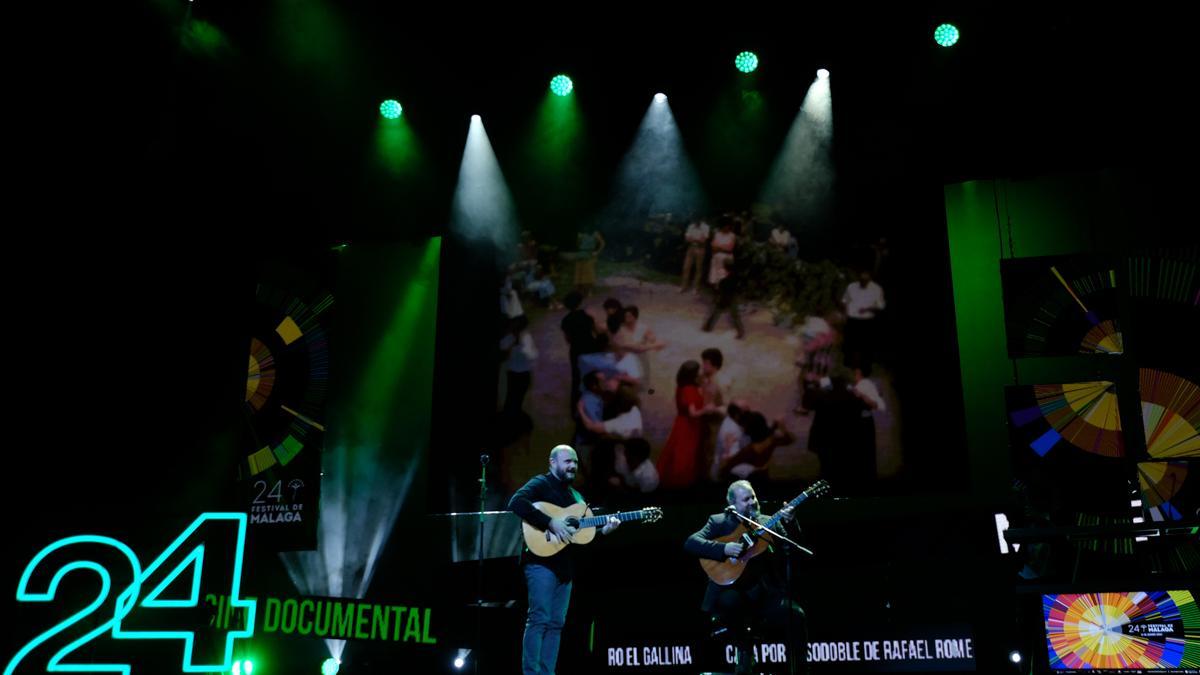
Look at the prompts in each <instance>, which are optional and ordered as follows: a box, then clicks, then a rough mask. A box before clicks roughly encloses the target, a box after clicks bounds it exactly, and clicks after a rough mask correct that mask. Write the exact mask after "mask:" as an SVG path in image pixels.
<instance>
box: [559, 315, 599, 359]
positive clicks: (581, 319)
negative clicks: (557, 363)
mask: <svg viewBox="0 0 1200 675" xmlns="http://www.w3.org/2000/svg"><path fill="white" fill-rule="evenodd" d="M559 326H560V327H561V328H562V331H563V334H564V335H565V336H566V338H567V344H568V345H570V348H571V353H573V354H590V353H591V352H594V351H596V349H597V346H596V321H595V320H594V319H592V315H591V314H588V313H587V312H585V311H583V310H582V309H573V310H571V311H570V312H567V315H566V316H564V317H563V320H562V323H560V324H559Z"/></svg>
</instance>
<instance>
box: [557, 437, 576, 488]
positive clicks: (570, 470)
mask: <svg viewBox="0 0 1200 675" xmlns="http://www.w3.org/2000/svg"><path fill="white" fill-rule="evenodd" d="M578 468H579V456H578V455H576V454H575V448H572V447H571V446H569V445H556V446H554V449H553V450H551V451H550V473H552V474H554V476H555V478H558V479H559V480H561V481H563V482H566V483H570V482H571V481H573V480H575V471H576V469H578Z"/></svg>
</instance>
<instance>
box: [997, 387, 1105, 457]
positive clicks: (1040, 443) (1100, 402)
mask: <svg viewBox="0 0 1200 675" xmlns="http://www.w3.org/2000/svg"><path fill="white" fill-rule="evenodd" d="M1032 389H1033V395H1034V399H1035V401H1036V405H1033V406H1030V407H1025V408H1019V409H1016V410H1013V409H1012V408H1011V407H1010V409H1009V418H1010V419H1011V420H1012V422H1013V424H1015V425H1016V426H1017V427H1022V428H1024V427H1028V426H1029V425H1031V424H1034V423H1035V422H1042V423H1043V424H1045V425H1048V426H1049V427H1050V428H1049V429H1047V430H1046V431H1045V432H1044V433H1042V434H1040V435H1038V436H1037V437H1036V438H1034V439H1033V440H1032V441H1031V442H1030V443H1029V447H1030V448H1032V449H1033V451H1034V452H1036V453H1037V454H1038V455H1041V456H1045V455H1046V453H1047V452H1050V450H1051V449H1052V448H1053V447H1054V446H1056V445H1058V444H1059V443H1061V442H1064V441H1065V442H1067V443H1070V444H1071V445H1074V446H1075V447H1077V448H1079V449H1080V450H1084V451H1085V452H1090V453H1093V454H1096V455H1101V456H1103V457H1122V456H1124V454H1125V441H1124V438H1123V437H1122V436H1121V417H1120V414H1119V413H1118V412H1117V394H1116V389H1115V387H1114V385H1113V383H1112V382H1079V383H1075V384H1050V385H1035V386H1033V387H1032Z"/></svg>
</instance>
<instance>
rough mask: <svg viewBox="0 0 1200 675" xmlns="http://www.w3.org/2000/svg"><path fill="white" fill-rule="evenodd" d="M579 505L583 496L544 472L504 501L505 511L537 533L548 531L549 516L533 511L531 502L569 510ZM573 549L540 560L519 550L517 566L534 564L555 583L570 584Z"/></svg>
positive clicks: (572, 573)
mask: <svg viewBox="0 0 1200 675" xmlns="http://www.w3.org/2000/svg"><path fill="white" fill-rule="evenodd" d="M581 501H583V495H581V494H579V493H578V492H577V491H576V490H575V489H574V488H572V487H571V484H570V483H567V482H564V481H561V480H559V479H558V478H555V477H554V474H552V473H550V472H549V471H547V472H546V473H544V474H541V475H539V476H534V477H533V478H530V479H529V482H528V483H525V485H523V486H521V489H520V490H517V492H516V494H514V495H513V496H512V499H510V500H508V508H509V510H511V511H512V512H513V513H515V514H517V516H518V517H520V519H521V520H524V521H525V522H527V523H529V524H530V525H533V526H534V527H536V528H537V529H539V530H542V531H545V530H546V529H547V528H549V527H550V516H548V515H546V514H544V513H542V512H541V511H538V510H537V509H536V508H534V506H533V503H534V502H548V503H550V504H554V505H555V506H570V505H572V504H574V503H576V502H581ZM574 549H575V547H574V546H567V547H566V548H565V549H563V550H562V551H559V552H558V553H556V554H554V555H552V556H550V557H549V558H543V557H541V556H537V555H534V554H532V553H530V552H529V547H522V549H521V564H522V565H528V564H529V563H537V564H539V565H543V566H545V567H547V568H549V569H551V570H553V571H554V573H555V574H556V575H557V576H558V578H559V579H561V580H563V581H570V580H571V579H572V578H573V577H574V575H575V564H574V560H573V556H572V553H573V551H574Z"/></svg>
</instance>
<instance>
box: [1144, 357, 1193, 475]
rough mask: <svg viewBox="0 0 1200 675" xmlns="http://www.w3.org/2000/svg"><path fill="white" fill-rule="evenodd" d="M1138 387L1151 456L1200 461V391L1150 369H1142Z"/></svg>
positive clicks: (1190, 384)
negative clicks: (1199, 430)
mask: <svg viewBox="0 0 1200 675" xmlns="http://www.w3.org/2000/svg"><path fill="white" fill-rule="evenodd" d="M1139 386H1140V388H1141V397H1142V425H1143V427H1144V428H1145V431H1146V451H1147V452H1148V453H1150V456H1151V457H1155V458H1159V459H1167V458H1171V459H1174V458H1177V457H1200V433H1197V429H1198V428H1200V387H1197V386H1196V384H1195V383H1193V382H1190V381H1188V380H1185V379H1184V378H1182V377H1179V376H1178V375H1174V374H1172V373H1167V372H1163V371H1161V370H1153V369H1150V368H1142V369H1141V371H1140V378H1139Z"/></svg>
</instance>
